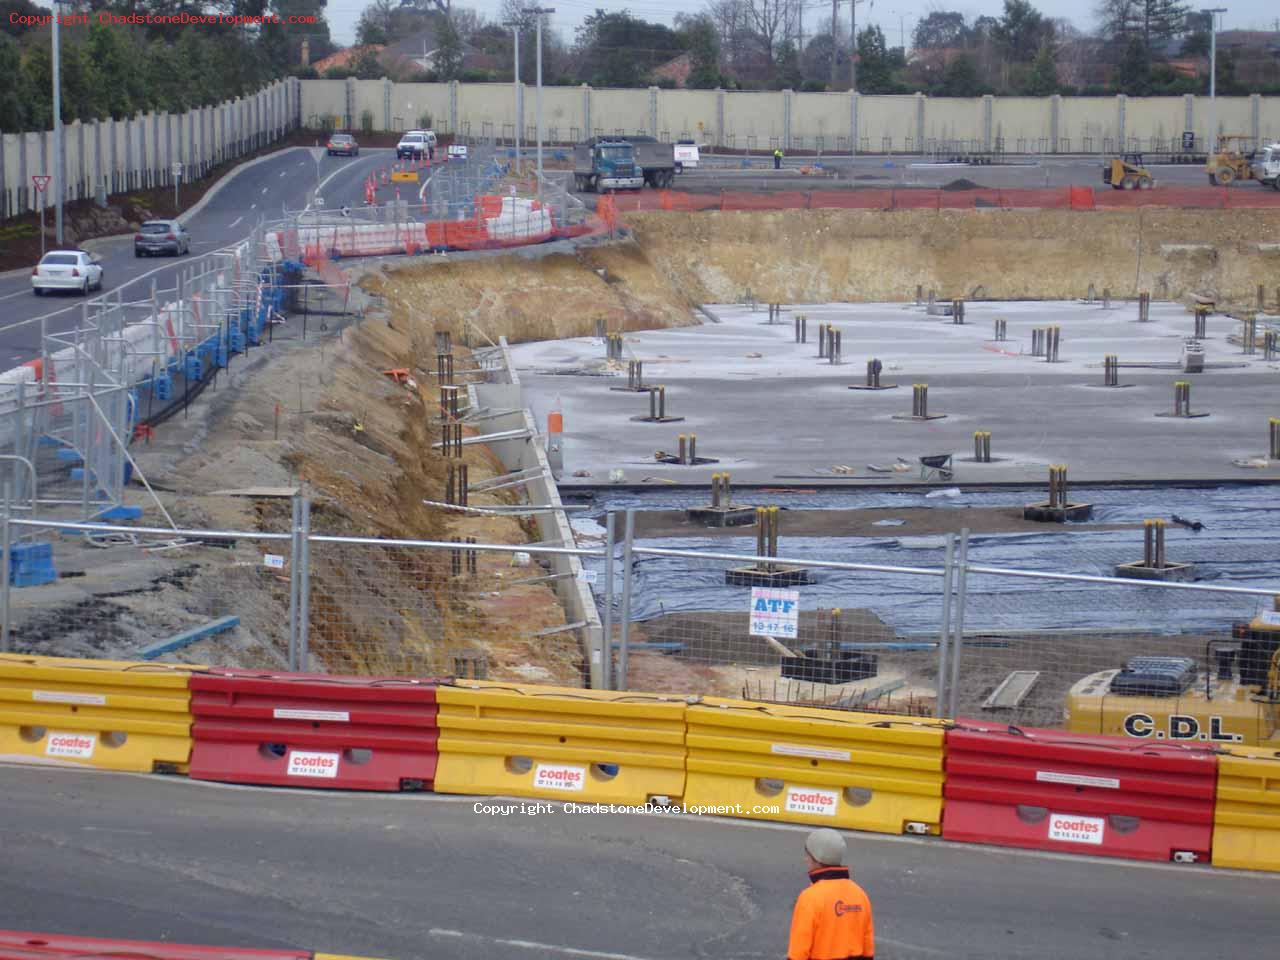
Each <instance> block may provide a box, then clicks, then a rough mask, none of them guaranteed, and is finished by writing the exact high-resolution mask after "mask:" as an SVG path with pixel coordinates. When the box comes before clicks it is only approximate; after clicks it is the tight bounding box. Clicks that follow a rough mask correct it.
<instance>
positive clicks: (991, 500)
mask: <svg viewBox="0 0 1280 960" xmlns="http://www.w3.org/2000/svg"><path fill="white" fill-rule="evenodd" d="M1042 494H1043V491H1041V490H1037V489H1028V490H1025V491H1024V490H999V491H987V492H982V493H972V494H970V493H966V494H963V495H962V496H960V497H958V498H955V499H934V500H926V499H925V497H924V495H923V493H918V494H917V493H889V492H876V491H826V492H821V493H817V494H764V495H752V494H751V492H750V491H743V493H742V495H741V499H742V500H743V501H745V502H748V503H761V504H764V503H769V504H776V505H778V506H784V507H792V508H795V509H823V508H826V509H832V508H842V509H856V508H871V507H902V508H906V507H924V506H928V507H932V508H935V509H938V510H954V509H958V508H961V507H967V506H976V507H1011V506H1017V505H1021V504H1022V503H1024V502H1030V501H1032V500H1035V499H1040V498H1041V497H1042ZM570 499H572V498H570ZM1071 499H1072V501H1075V502H1090V503H1093V504H1094V505H1095V508H1094V520H1093V521H1092V522H1090V523H1085V524H1072V525H1071V526H1070V529H1069V531H1068V530H1067V529H1064V528H1062V527H1056V526H1054V525H1046V527H1045V532H1044V533H1017V534H983V535H973V536H971V537H970V540H969V563H970V564H973V565H978V566H989V567H1007V568H1012V569H1019V570H1040V571H1048V572H1053V573H1070V574H1089V575H1094V576H1113V575H1114V566H1115V564H1117V563H1126V562H1130V561H1134V560H1140V559H1141V558H1142V533H1141V531H1140V530H1097V529H1095V530H1090V527H1095V526H1097V525H1098V524H1106V523H1134V522H1140V521H1141V520H1143V519H1145V518H1148V517H1163V518H1164V519H1166V520H1168V518H1169V517H1170V515H1172V514H1174V513H1176V514H1178V515H1179V516H1182V517H1186V518H1188V519H1194V520H1199V521H1200V522H1201V523H1203V524H1204V529H1202V530H1201V531H1200V532H1198V533H1197V532H1194V531H1192V530H1188V529H1186V528H1184V527H1180V526H1177V525H1175V524H1172V523H1170V524H1169V525H1168V527H1167V528H1166V538H1165V539H1166V552H1167V557H1168V559H1169V561H1171V562H1177V563H1194V564H1195V565H1196V572H1197V580H1198V582H1200V583H1210V584H1218V585H1224V586H1234V587H1250V588H1256V589H1262V590H1272V591H1275V592H1277V593H1280V547H1278V546H1277V537H1276V530H1277V524H1276V521H1277V513H1278V512H1280V505H1277V504H1276V502H1275V488H1271V487H1265V486H1232V487H1220V488H1215V489H1182V488H1172V489H1163V488H1162V489H1156V490H1151V489H1147V490H1133V489H1115V488H1085V487H1080V488H1076V489H1072V490H1071ZM706 500H707V494H706V493H705V492H703V491H698V492H691V491H672V490H662V491H654V493H652V494H648V495H646V494H636V493H628V492H624V491H619V492H617V493H614V492H612V491H606V492H605V493H604V494H601V495H599V496H598V497H597V499H596V501H595V502H596V504H597V505H598V506H600V507H601V508H602V509H625V508H626V507H633V508H644V509H667V510H670V509H680V508H682V507H687V506H692V505H700V504H704V503H705V502H706ZM620 528H621V525H620V524H619V529H620ZM894 529H895V528H893V527H886V528H885V535H884V536H883V537H840V538H830V537H788V536H787V535H786V520H785V518H784V519H783V523H782V541H781V545H780V548H779V553H780V554H782V555H784V556H787V557H794V558H799V559H815V560H830V561H844V562H850V563H870V564H881V565H889V566H900V567H913V568H932V569H934V570H940V569H941V567H942V563H943V558H944V544H945V541H944V538H943V537H941V536H915V537H913V536H902V537H895V536H893V530H894ZM745 534H746V535H745V536H741V537H716V538H695V537H680V538H665V539H655V540H637V541H636V545H637V546H639V547H646V546H652V547H663V548H667V549H678V550H699V551H708V552H716V553H737V554H744V555H750V554H752V553H754V551H755V545H756V541H755V533H754V530H753V529H752V528H746V531H745ZM619 556H621V548H620V547H619ZM584 562H585V563H586V565H587V568H588V569H596V570H598V571H600V573H601V575H600V576H599V577H598V579H597V582H596V585H595V590H596V592H597V597H599V595H600V591H601V589H602V587H603V583H604V577H603V563H602V562H600V561H595V560H586V561H584ZM729 566H731V564H729V563H725V562H717V561H708V560H684V559H674V558H666V557H662V558H657V557H637V558H636V564H635V571H634V578H633V584H632V615H633V617H634V618H636V619H639V620H645V619H649V618H652V617H655V616H660V615H662V614H664V613H671V612H675V611H693V610H742V611H743V612H744V613H745V612H746V610H747V602H748V598H749V597H750V590H749V588H746V587H729V586H726V585H725V583H724V570H725V569H726V568H727V567H729ZM621 574H622V570H621V565H620V564H619V566H618V567H617V569H616V570H615V576H616V577H617V591H618V594H619V596H620V595H621V589H622V588H621ZM813 576H814V579H815V580H817V581H818V582H817V583H815V584H813V585H810V586H803V587H800V588H799V589H800V591H801V603H802V604H803V606H804V607H805V608H806V609H814V608H819V607H822V608H826V607H843V608H846V609H848V608H855V607H865V608H868V609H870V610H873V611H874V612H875V613H877V614H878V615H879V616H880V617H881V618H882V619H883V620H884V621H885V622H886V623H887V624H889V625H890V626H892V627H893V628H895V629H896V630H897V631H898V632H899V633H901V634H915V635H921V634H936V632H937V629H938V624H939V617H940V611H941V592H942V579H941V577H938V576H935V577H928V576H919V575H905V574H880V573H865V572H858V571H840V570H814V571H813ZM1267 606H1268V603H1267V601H1266V600H1265V599H1264V598H1261V597H1249V596H1230V595H1224V594H1212V593H1207V592H1203V591H1188V590H1170V589H1161V588H1159V587H1141V586H1132V587H1131V586H1123V587H1113V586H1103V585H1093V584H1078V583H1063V582H1060V581H1051V580H1031V579H1023V578H1013V577H997V576H991V575H978V574H972V575H970V577H969V582H968V602H967V603H966V606H965V630H966V632H968V631H970V630H976V631H982V630H990V631H1008V630H1063V629H1090V630H1129V631H1141V632H1144V633H1147V632H1150V633H1164V634H1176V633H1185V632H1193V631H1194V632H1198V631H1203V630H1211V631H1215V632H1217V631H1222V630H1224V629H1226V628H1228V627H1229V625H1230V623H1231V621H1233V620H1239V619H1247V618H1249V617H1251V616H1253V615H1254V614H1255V613H1256V612H1257V611H1258V610H1260V609H1263V608H1266V607H1267Z"/></svg>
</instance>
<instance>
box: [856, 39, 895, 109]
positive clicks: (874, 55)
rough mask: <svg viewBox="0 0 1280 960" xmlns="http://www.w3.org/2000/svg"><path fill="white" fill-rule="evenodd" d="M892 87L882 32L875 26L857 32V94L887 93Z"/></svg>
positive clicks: (887, 52) (887, 54)
mask: <svg viewBox="0 0 1280 960" xmlns="http://www.w3.org/2000/svg"><path fill="white" fill-rule="evenodd" d="M892 87H893V84H892V69H891V66H890V60H889V51H888V48H887V46H886V44H885V41H884V32H883V31H882V30H881V29H880V28H879V27H878V26H876V25H875V24H872V25H871V26H869V27H867V28H866V29H864V30H859V31H858V92H860V93H888V92H889V91H890V90H891V89H892Z"/></svg>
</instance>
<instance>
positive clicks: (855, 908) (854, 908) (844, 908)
mask: <svg viewBox="0 0 1280 960" xmlns="http://www.w3.org/2000/svg"><path fill="white" fill-rule="evenodd" d="M861 912H862V904H860V903H845V902H844V901H843V900H837V901H836V916H837V917H843V916H844V915H845V914H846V913H861Z"/></svg>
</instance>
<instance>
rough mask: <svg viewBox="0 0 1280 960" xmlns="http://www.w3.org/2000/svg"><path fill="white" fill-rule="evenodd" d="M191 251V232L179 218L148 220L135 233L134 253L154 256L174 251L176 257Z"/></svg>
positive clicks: (136, 255) (137, 255) (135, 254)
mask: <svg viewBox="0 0 1280 960" xmlns="http://www.w3.org/2000/svg"><path fill="white" fill-rule="evenodd" d="M190 252H191V234H189V233H187V230H186V228H185V227H184V226H183V225H182V224H180V223H179V222H178V221H177V220H148V221H147V222H146V223H144V224H143V225H142V227H141V229H140V230H139V231H138V232H137V233H135V234H134V235H133V255H134V256H135V257H140V256H142V255H143V254H146V255H147V256H152V255H154V254H157V253H172V254H173V255H174V256H175V257H176V256H179V255H180V254H184V253H190Z"/></svg>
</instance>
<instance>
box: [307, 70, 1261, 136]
mask: <svg viewBox="0 0 1280 960" xmlns="http://www.w3.org/2000/svg"><path fill="white" fill-rule="evenodd" d="M301 88H302V107H301V109H302V116H303V118H304V120H305V121H307V122H308V123H310V124H318V123H319V122H320V120H321V118H325V117H328V118H330V120H331V122H333V123H335V124H337V125H339V126H349V127H355V128H358V127H359V126H360V123H361V115H362V114H363V113H364V112H365V111H369V112H370V113H371V114H372V116H373V118H374V126H375V127H377V128H379V129H389V130H404V129H408V128H410V127H414V126H417V125H418V124H419V123H420V122H421V120H422V117H423V115H424V114H430V116H431V122H432V124H433V125H434V127H435V129H436V130H438V131H440V132H442V133H452V134H457V135H460V136H468V137H474V138H479V139H497V140H500V141H510V140H511V139H512V138H513V136H514V132H515V127H516V125H517V123H520V124H521V128H522V130H523V134H522V136H523V137H524V138H525V139H529V138H531V137H532V132H533V124H534V123H535V122H536V116H535V113H534V107H533V102H534V89H533V87H531V86H525V87H524V90H523V95H524V110H523V117H518V116H517V110H516V91H515V87H514V85H513V84H510V83H481V84H464V83H392V82H391V81H390V80H345V81H343V80H303V81H301ZM542 95H543V117H544V120H543V123H544V135H545V137H546V139H547V140H548V141H550V142H556V143H570V142H574V141H577V140H580V139H582V138H583V137H585V136H589V135H592V134H608V133H616V132H619V131H621V132H623V133H627V134H636V133H641V132H643V133H648V134H650V135H655V136H660V137H663V138H676V137H682V136H689V137H694V138H696V139H697V140H699V141H700V142H702V143H706V144H709V145H712V146H717V147H721V148H727V149H736V150H745V149H752V150H761V151H764V150H772V149H773V148H774V146H777V145H782V146H784V147H785V146H787V145H788V144H790V145H791V147H792V149H805V150H812V149H815V148H816V147H817V146H818V143H819V140H821V143H822V149H823V150H825V151H827V152H832V151H840V152H847V151H848V150H849V148H850V138H851V137H854V136H856V138H857V145H858V149H859V150H860V151H871V152H881V151H885V152H889V151H892V152H898V153H901V152H920V151H921V150H930V149H942V150H948V149H952V145H953V144H962V145H964V146H965V147H968V148H972V149H979V150H984V149H993V148H995V147H996V146H998V145H999V144H1003V147H1004V149H1005V150H1006V151H1008V152H1016V153H1111V152H1115V151H1118V150H1120V149H1122V148H1123V149H1128V150H1168V149H1170V148H1171V145H1176V144H1180V143H1181V139H1182V134H1183V132H1184V131H1187V130H1191V131H1194V132H1195V134H1196V136H1197V138H1199V139H1200V140H1202V141H1203V140H1206V139H1207V138H1208V135H1209V126H1210V116H1209V113H1210V111H1209V99H1208V98H1207V97H1193V96H1185V97H1125V96H1116V97H1057V96H1055V97H972V98H937V99H935V98H930V97H925V96H923V95H922V94H916V95H909V96H883V97H881V96H865V95H861V94H860V95H857V96H853V95H851V94H849V93H795V92H793V91H790V90H781V91H768V92H759V91H725V90H659V89H658V88H656V87H650V88H648V89H632V90H594V89H592V88H591V87H588V86H586V85H585V84H584V85H583V86H580V87H544V88H543V92H542ZM1214 126H1215V127H1216V128H1217V130H1218V132H1219V133H1242V134H1245V135H1247V136H1250V137H1253V138H1255V139H1259V140H1268V141H1269V140H1277V139H1280V97H1262V96H1257V95H1254V96H1248V97H1219V98H1218V100H1217V113H1216V118H1215V122H1214Z"/></svg>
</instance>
